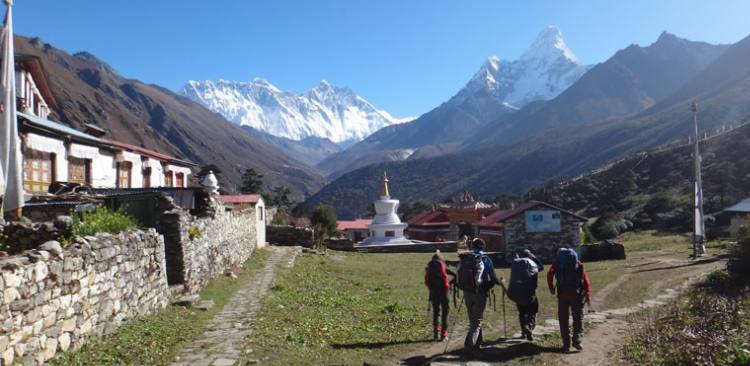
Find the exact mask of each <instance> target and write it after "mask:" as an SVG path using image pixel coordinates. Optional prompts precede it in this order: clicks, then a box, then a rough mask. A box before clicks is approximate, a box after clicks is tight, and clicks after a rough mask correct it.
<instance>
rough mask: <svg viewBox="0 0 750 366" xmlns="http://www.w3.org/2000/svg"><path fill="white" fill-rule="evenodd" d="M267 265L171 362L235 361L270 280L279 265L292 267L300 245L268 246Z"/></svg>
mask: <svg viewBox="0 0 750 366" xmlns="http://www.w3.org/2000/svg"><path fill="white" fill-rule="evenodd" d="M269 250H271V251H272V254H271V256H270V257H269V258H268V260H267V261H266V266H265V267H264V268H263V269H262V270H261V271H260V272H258V273H256V274H255V275H254V277H253V278H251V279H250V280H249V281H248V282H247V283H246V284H245V285H244V286H242V288H240V289H239V290H238V291H237V292H236V293H235V294H234V295H233V296H232V298H231V299H229V302H227V304H226V305H225V306H224V308H223V309H222V310H221V311H220V312H219V313H217V314H216V316H214V318H213V319H211V321H210V322H209V324H208V327H207V329H206V331H205V332H203V334H201V335H200V336H199V337H198V338H197V339H195V340H194V341H193V342H192V343H190V344H188V345H187V346H186V347H185V348H184V349H183V350H182V351H181V352H180V353H179V355H178V356H177V358H176V359H175V362H174V363H172V366H188V365H190V366H231V365H235V364H237V360H238V359H239V358H240V355H241V354H242V351H243V348H244V342H245V338H246V337H248V336H250V335H252V333H253V329H252V327H251V323H252V321H253V319H254V318H255V315H256V314H257V312H258V310H260V306H261V301H262V300H263V297H264V296H265V294H266V292H267V291H268V288H269V287H270V286H271V283H272V282H273V278H274V275H275V274H276V270H277V268H278V267H279V265H283V266H284V267H287V268H289V267H292V266H293V265H294V260H295V258H296V257H297V255H298V254H299V248H293V247H270V248H269Z"/></svg>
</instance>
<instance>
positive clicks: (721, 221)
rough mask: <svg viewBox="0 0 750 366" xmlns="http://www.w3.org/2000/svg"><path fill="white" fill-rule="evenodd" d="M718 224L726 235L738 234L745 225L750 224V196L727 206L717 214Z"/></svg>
mask: <svg viewBox="0 0 750 366" xmlns="http://www.w3.org/2000/svg"><path fill="white" fill-rule="evenodd" d="M716 224H717V225H718V226H719V227H720V228H721V229H722V234H723V235H726V236H737V233H738V232H739V231H740V229H741V228H742V227H744V226H748V225H750V198H746V199H745V200H743V201H742V202H739V203H737V204H736V205H734V206H732V207H729V208H726V209H724V210H723V211H721V212H720V213H719V214H717V215H716Z"/></svg>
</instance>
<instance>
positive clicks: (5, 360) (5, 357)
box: [2, 347, 16, 365]
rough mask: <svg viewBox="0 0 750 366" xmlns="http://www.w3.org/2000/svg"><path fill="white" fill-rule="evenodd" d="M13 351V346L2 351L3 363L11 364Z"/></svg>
mask: <svg viewBox="0 0 750 366" xmlns="http://www.w3.org/2000/svg"><path fill="white" fill-rule="evenodd" d="M15 353H16V352H15V351H14V350H13V347H11V348H8V349H7V350H5V352H3V358H2V360H3V365H11V364H13V356H15Z"/></svg>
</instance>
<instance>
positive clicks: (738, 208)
mask: <svg viewBox="0 0 750 366" xmlns="http://www.w3.org/2000/svg"><path fill="white" fill-rule="evenodd" d="M724 211H726V212H750V198H746V199H745V200H744V201H742V202H740V203H738V204H736V205H734V206H732V207H730V208H728V209H726V210H724Z"/></svg>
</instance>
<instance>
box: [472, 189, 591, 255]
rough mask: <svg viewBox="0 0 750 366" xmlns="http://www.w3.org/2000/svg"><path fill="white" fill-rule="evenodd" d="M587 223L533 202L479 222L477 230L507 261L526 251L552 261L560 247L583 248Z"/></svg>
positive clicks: (573, 214) (569, 213)
mask: <svg viewBox="0 0 750 366" xmlns="http://www.w3.org/2000/svg"><path fill="white" fill-rule="evenodd" d="M587 220H588V219H587V218H585V217H583V216H580V215H577V214H575V213H573V212H570V211H567V210H564V209H562V208H559V207H556V206H553V205H551V204H549V203H545V202H539V201H529V202H525V203H523V204H521V205H519V206H518V207H515V208H513V209H510V210H499V211H496V212H495V213H493V214H491V215H489V216H487V217H486V218H485V219H483V220H482V221H480V222H479V223H477V231H478V234H479V237H480V238H482V239H484V241H485V242H486V243H487V249H486V250H487V251H497V252H503V253H505V257H506V259H507V260H509V259H511V258H512V257H513V254H514V253H516V252H517V251H519V250H522V249H530V250H531V251H532V252H534V253H535V254H536V255H537V256H539V257H540V258H542V259H543V260H551V259H553V258H554V256H555V253H556V252H557V249H558V248H561V247H569V248H571V247H572V248H576V249H577V248H578V247H579V246H580V244H581V243H580V233H581V230H582V227H583V224H584V223H585V222H586V221H587Z"/></svg>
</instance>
